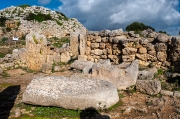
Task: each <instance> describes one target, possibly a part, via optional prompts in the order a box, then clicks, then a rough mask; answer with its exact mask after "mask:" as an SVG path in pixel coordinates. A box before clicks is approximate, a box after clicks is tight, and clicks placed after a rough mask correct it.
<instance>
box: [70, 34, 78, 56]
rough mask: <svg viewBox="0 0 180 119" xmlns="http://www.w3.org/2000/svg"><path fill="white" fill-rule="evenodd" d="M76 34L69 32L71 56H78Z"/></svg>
mask: <svg viewBox="0 0 180 119" xmlns="http://www.w3.org/2000/svg"><path fill="white" fill-rule="evenodd" d="M78 35H79V34H78V33H77V32H71V33H70V50H71V51H72V54H73V56H78V46H79V42H78Z"/></svg>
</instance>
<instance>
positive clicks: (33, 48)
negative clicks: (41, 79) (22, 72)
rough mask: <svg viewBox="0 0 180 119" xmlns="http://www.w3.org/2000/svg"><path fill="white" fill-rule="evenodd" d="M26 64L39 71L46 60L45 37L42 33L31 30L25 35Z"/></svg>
mask: <svg viewBox="0 0 180 119" xmlns="http://www.w3.org/2000/svg"><path fill="white" fill-rule="evenodd" d="M26 52H27V60H26V63H27V66H28V68H29V69H32V70H36V71H40V70H41V68H42V64H44V63H45V62H46V53H47V39H46V37H45V36H44V35H42V34H38V33H35V32H31V33H29V34H27V35H26Z"/></svg>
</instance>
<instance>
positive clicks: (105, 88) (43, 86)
mask: <svg viewBox="0 0 180 119" xmlns="http://www.w3.org/2000/svg"><path fill="white" fill-rule="evenodd" d="M22 101H23V102H24V103H27V104H33V105H42V106H57V107H63V108H66V109H74V110H77V109H81V110H83V109H85V108H88V107H94V108H96V109H99V108H100V107H104V106H106V108H109V107H111V106H112V105H114V104H116V103H117V102H118V101H119V96H118V93H117V89H116V88H115V86H114V85H113V84H112V83H110V82H108V81H103V80H97V79H88V78H87V79H85V78H79V77H64V76H60V77H50V76H47V77H37V78H35V79H33V80H32V81H31V83H30V84H29V85H28V86H27V88H26V90H25V92H24V94H23V99H22Z"/></svg>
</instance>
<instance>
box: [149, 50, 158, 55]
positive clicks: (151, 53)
mask: <svg viewBox="0 0 180 119" xmlns="http://www.w3.org/2000/svg"><path fill="white" fill-rule="evenodd" d="M148 54H150V55H152V56H156V51H155V50H152V51H148Z"/></svg>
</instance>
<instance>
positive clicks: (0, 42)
mask: <svg viewBox="0 0 180 119" xmlns="http://www.w3.org/2000/svg"><path fill="white" fill-rule="evenodd" d="M7 40H8V38H6V37H4V38H2V39H1V40H0V45H5V43H6V41H7Z"/></svg>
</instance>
